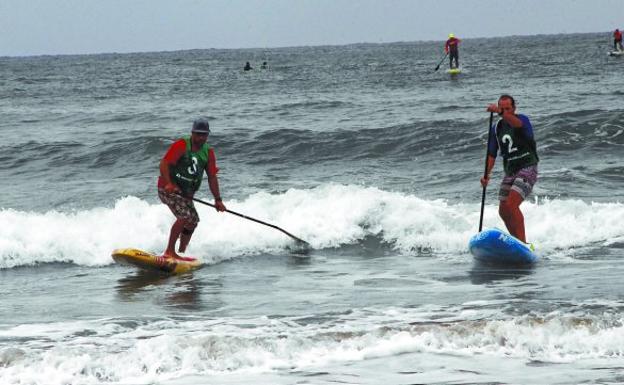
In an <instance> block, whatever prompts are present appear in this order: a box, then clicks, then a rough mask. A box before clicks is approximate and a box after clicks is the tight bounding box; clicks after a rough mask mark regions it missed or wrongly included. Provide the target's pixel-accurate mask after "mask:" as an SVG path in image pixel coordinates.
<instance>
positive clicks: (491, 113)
mask: <svg viewBox="0 0 624 385" xmlns="http://www.w3.org/2000/svg"><path fill="white" fill-rule="evenodd" d="M493 120H494V113H493V112H490V125H489V126H488V144H487V148H486V149H485V170H484V171H483V177H484V178H487V171H488V170H487V166H488V157H489V154H488V150H489V149H490V140H491V139H492V122H493ZM486 188H487V185H485V186H483V194H482V195H481V217H480V218H479V232H481V229H482V228H483V209H484V208H485V189H486Z"/></svg>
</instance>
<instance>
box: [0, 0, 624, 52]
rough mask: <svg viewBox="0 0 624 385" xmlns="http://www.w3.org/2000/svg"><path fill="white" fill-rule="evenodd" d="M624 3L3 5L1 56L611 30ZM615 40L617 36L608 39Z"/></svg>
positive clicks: (111, 1) (122, 0)
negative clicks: (449, 34)
mask: <svg viewBox="0 0 624 385" xmlns="http://www.w3.org/2000/svg"><path fill="white" fill-rule="evenodd" d="M623 5H624V1H622V0H463V1H462V0H411V1H408V0H0V55H2V56H6V55H9V56H17V55H39V54H79V53H99V52H145V51H172V50H181V49H193V48H248V47H283V46H301V45H324V44H348V43H360V42H371V43H380V42H395V41H415V40H443V39H446V36H447V35H448V33H449V32H453V33H455V35H456V36H457V37H460V38H462V37H464V38H470V37H492V36H509V35H534V34H553V33H574V32H599V31H610V30H613V29H615V28H623V27H624V10H623V9H622V6H623ZM606 38H607V39H608V35H607V36H606Z"/></svg>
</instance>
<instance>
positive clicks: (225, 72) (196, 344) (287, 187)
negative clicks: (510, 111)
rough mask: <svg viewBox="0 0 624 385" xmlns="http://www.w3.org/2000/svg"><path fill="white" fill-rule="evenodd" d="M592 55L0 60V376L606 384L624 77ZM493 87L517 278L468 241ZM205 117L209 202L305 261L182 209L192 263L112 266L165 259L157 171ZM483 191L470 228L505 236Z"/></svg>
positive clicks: (223, 53) (618, 271) (619, 234)
mask: <svg viewBox="0 0 624 385" xmlns="http://www.w3.org/2000/svg"><path fill="white" fill-rule="evenodd" d="M608 44H609V39H608V36H607V37H605V36H602V35H598V34H595V35H593V34H587V35H560V36H534V37H522V38H520V37H514V38H500V39H472V40H466V41H464V43H463V46H462V51H461V58H460V59H461V63H462V64H463V68H464V72H463V73H462V74H461V75H460V76H458V77H453V78H451V77H449V75H448V74H446V73H444V69H445V68H446V65H447V64H446V62H445V63H444V64H443V66H442V67H441V70H440V71H437V72H434V71H433V69H434V68H435V65H436V64H437V62H438V61H439V59H440V58H441V43H439V42H436V43H433V42H432V43H401V44H383V45H366V44H365V45H352V46H337V47H305V48H282V49H266V50H202V51H185V52H171V53H146V54H129V55H117V54H107V55H90V56H60V57H55V56H46V57H29V58H0V110H1V111H2V116H3V119H2V121H1V122H0V132H2V138H3V141H2V142H1V143H0V180H2V182H3V186H2V194H1V195H0V277H1V279H0V298H2V300H1V301H2V302H1V304H0V383H8V384H18V383H19V384H92V383H110V384H146V383H163V384H183V383H197V384H200V383H214V384H249V383H256V384H294V383H303V384H305V383H309V384H325V383H327V384H329V383H336V382H341V383H349V384H379V383H382V382H383V383H387V384H411V383H445V384H449V383H532V384H538V383H542V384H576V383H583V382H588V383H622V382H624V374H623V373H624V348H623V346H624V326H623V323H624V319H623V316H622V310H623V309H624V301H623V300H622V294H623V293H624V283H622V280H621V276H622V274H624V268H623V267H622V265H621V259H622V257H624V226H622V223H624V193H623V191H624V190H623V185H624V172H623V171H624V166H623V162H622V161H623V154H624V151H623V146H624V108H622V102H621V97H622V96H623V95H624V91H623V89H624V88H623V85H624V80H623V79H622V76H621V66H622V61H621V60H620V58H609V57H607V56H606V52H607V51H608V49H609V45H608ZM265 60H266V61H268V62H269V65H270V68H269V69H268V70H259V69H256V70H254V71H250V72H243V71H242V65H243V64H244V63H245V61H251V62H252V65H254V66H256V67H258V68H259V67H260V63H261V62H262V61H265ZM501 93H511V94H512V95H514V96H515V97H516V100H517V103H518V109H519V111H520V112H523V113H525V114H527V115H528V116H529V117H530V118H531V120H532V122H533V124H534V128H535V135H536V139H537V143H538V151H539V154H540V158H541V163H540V179H539V181H538V184H537V185H536V188H535V190H534V192H535V194H534V195H533V197H531V198H530V199H529V201H528V202H526V203H524V204H523V206H522V207H523V211H524V214H525V217H526V223H527V236H528V238H529V240H530V241H531V242H533V243H534V244H536V245H537V248H538V253H539V254H540V256H541V257H542V259H541V261H540V262H539V263H538V264H537V265H535V266H533V267H531V268H513V269H505V268H500V267H491V266H482V265H478V264H475V263H474V262H473V260H472V257H471V256H470V254H469V253H468V251H467V247H466V245H467V241H468V239H469V238H470V236H472V235H473V234H474V233H475V232H476V230H477V226H478V220H479V206H480V197H481V188H480V185H479V182H478V180H479V177H480V174H481V173H482V172H483V157H484V155H485V141H486V140H487V136H486V135H487V123H488V117H489V115H488V114H487V113H486V112H485V106H486V105H487V104H488V103H490V102H495V101H496V99H497V97H498V95H500V94H501ZM199 115H205V116H209V117H210V119H211V126H212V131H213V133H212V134H211V136H210V139H209V140H210V142H211V144H212V145H214V147H215V148H216V150H217V157H218V164H219V167H220V168H221V172H220V173H219V179H220V183H221V190H222V195H223V197H224V199H225V203H226V204H227V205H228V208H230V209H233V210H235V211H239V212H242V213H245V214H247V215H250V216H253V217H257V218H260V219H263V220H266V221H268V222H271V223H275V224H277V225H279V226H281V227H283V228H285V229H287V230H288V231H290V232H292V233H293V234H296V235H297V236H299V237H301V238H303V239H305V240H306V241H308V242H309V243H310V244H311V245H312V247H313V249H312V251H311V252H310V253H309V254H308V255H307V256H301V255H297V254H293V253H292V250H291V248H290V246H291V243H290V242H289V238H287V237H285V236H284V235H283V234H281V233H280V232H277V231H275V230H272V229H269V228H266V227H263V226H259V225H257V224H254V223H251V222H248V221H245V220H242V219H240V218H237V217H234V216H231V215H228V214H216V213H215V212H214V211H213V210H211V209H209V208H206V207H198V209H199V212H200V216H201V218H202V221H201V222H200V226H199V227H198V229H197V231H196V233H195V235H194V239H193V241H192V242H191V246H190V248H189V253H190V254H193V255H197V256H199V257H200V258H201V259H202V260H203V261H204V262H205V264H206V266H205V267H204V268H203V269H201V270H199V271H196V272H194V273H193V274H190V275H185V276H179V277H169V278H167V277H159V276H154V275H150V274H145V273H140V272H137V271H134V270H133V269H130V268H127V267H122V266H118V265H115V264H113V261H112V260H111V258H110V251H111V250H112V249H113V248H117V247H139V248H143V249H148V250H153V251H162V249H163V248H164V246H165V242H166V238H167V235H168V231H169V227H170V225H171V223H172V216H171V214H170V212H169V211H168V209H167V208H166V207H165V206H164V205H162V204H160V203H159V201H158V198H157V197H156V193H155V182H156V176H157V173H158V162H159V160H160V157H161V156H162V155H163V153H164V151H165V150H166V148H167V146H168V145H169V144H170V143H171V142H172V140H174V139H176V138H177V137H179V136H181V135H183V134H186V133H187V132H188V129H189V127H190V122H191V121H192V120H193V118H195V117H196V116H199ZM496 170H497V171H496V173H497V178H498V177H500V176H501V175H500V174H501V165H500V164H498V165H497V168H496ZM488 191H489V194H488V200H487V206H486V212H485V224H486V226H497V227H502V226H503V224H502V222H501V221H500V219H499V218H498V215H497V206H496V205H497V201H496V187H495V185H493V187H492V188H490V189H489V190H488ZM200 196H201V197H209V194H208V193H207V189H206V188H205V186H204V191H203V192H202V193H201V194H200Z"/></svg>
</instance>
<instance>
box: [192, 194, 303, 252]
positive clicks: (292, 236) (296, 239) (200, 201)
mask: <svg viewBox="0 0 624 385" xmlns="http://www.w3.org/2000/svg"><path fill="white" fill-rule="evenodd" d="M193 200H194V201H195V202H199V203H203V204H205V205H207V206H210V207H215V205H213V204H212V203H208V202H206V201H203V200H201V199H197V198H193ZM225 211H226V212H228V213H230V214H234V215H237V216H239V217H241V218H245V219H248V220H250V221H253V222H256V223H260V224H262V225H265V226H269V227H272V228H274V229H276V230H279V231H281V232H282V233H284V234H286V235H288V236H289V237H291V238H292V239H294V240H295V241H297V242H298V243H299V244H300V245H301V246H303V247H305V248H310V244H309V243H308V242H306V241H304V240H303V239H301V238H297V237H295V236H294V235H292V234H291V233H289V232H288V231H286V230H284V229H282V228H281V227H277V226H275V225H272V224H270V223H266V222H263V221H261V220H259V219H255V218H252V217H248V216H247V215H243V214H240V213H237V212H236V211H232V210H227V209H226V210H225Z"/></svg>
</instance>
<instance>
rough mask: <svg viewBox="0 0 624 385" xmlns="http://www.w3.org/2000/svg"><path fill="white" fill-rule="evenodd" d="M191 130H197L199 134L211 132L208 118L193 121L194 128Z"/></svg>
mask: <svg viewBox="0 0 624 385" xmlns="http://www.w3.org/2000/svg"><path fill="white" fill-rule="evenodd" d="M191 132H197V133H198V134H210V124H208V119H206V118H199V119H196V120H195V121H194V122H193V129H192V130H191Z"/></svg>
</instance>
